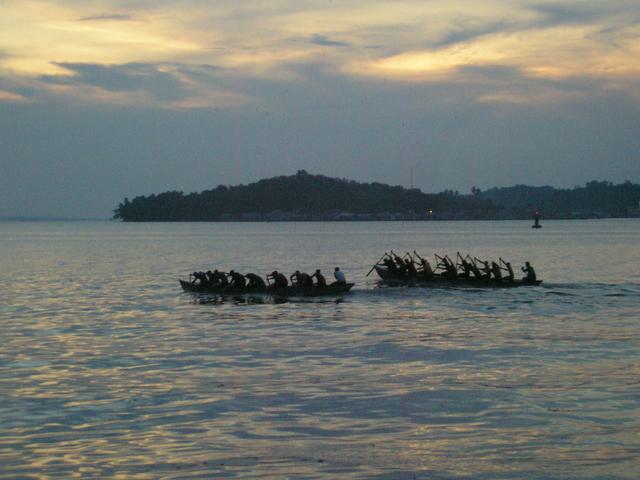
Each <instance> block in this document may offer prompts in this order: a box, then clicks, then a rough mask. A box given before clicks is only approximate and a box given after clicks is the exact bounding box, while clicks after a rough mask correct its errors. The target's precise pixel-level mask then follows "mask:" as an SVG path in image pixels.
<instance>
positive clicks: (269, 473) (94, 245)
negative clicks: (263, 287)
mask: <svg viewBox="0 0 640 480" xmlns="http://www.w3.org/2000/svg"><path fill="white" fill-rule="evenodd" d="M529 224H530V222H477V223H476V222H436V223H302V224H300V223H299V224H295V223H291V224H288V223H269V224H241V223H228V224H226V223H225V224H121V223H112V222H95V223H89V222H87V223H83V222H77V223H0V267H1V271H2V277H1V278H0V332H1V333H2V337H1V339H2V343H1V345H0V478H2V479H16V478H47V479H49V478H65V479H67V478H79V477H81V478H127V479H147V478H176V479H185V478H241V479H244V478H287V477H289V478H359V479H396V478H401V479H404V478H406V479H409V478H435V479H453V478H456V479H457V478H482V479H494V478H499V479H501V478H525V477H526V478H535V479H538V478H540V479H541V478H550V479H551V478H554V479H555V478H581V479H582V478H589V479H602V478H634V479H635V478H638V477H639V476H640V460H639V459H640V348H639V347H640V319H639V317H640V315H639V314H640V273H639V270H638V266H639V265H640V246H639V244H638V239H640V222H639V221H637V220H606V221H604V220H601V221H573V222H560V221H558V222H551V221H548V222H545V223H544V228H543V229H542V230H540V231H532V230H531V228H530V225H529ZM391 248H393V249H394V250H395V251H397V252H402V253H404V252H405V251H408V250H410V251H412V250H414V249H415V250H418V251H419V252H421V253H423V254H429V253H432V252H448V253H449V254H455V252H456V251H457V250H462V251H465V252H470V253H472V254H476V255H477V256H479V257H483V258H485V257H486V258H497V257H498V256H502V257H504V258H505V259H510V260H511V261H512V262H513V263H514V266H515V265H518V266H519V265H521V264H522V263H524V261H525V260H530V261H531V262H532V263H533V265H534V266H535V267H536V270H537V272H538V275H539V277H541V278H542V279H543V280H545V282H544V284H543V286H541V287H536V288H517V289H504V290H482V289H425V288H377V286H376V283H375V279H374V278H373V276H370V277H366V274H367V271H368V270H369V268H370V267H371V265H372V263H374V262H375V260H376V259H377V258H379V257H380V255H381V254H382V253H383V252H384V251H388V250H389V249H391ZM335 265H340V266H341V267H342V269H343V270H345V272H346V273H347V278H348V279H349V280H352V281H355V282H356V287H355V288H354V291H353V292H352V294H350V295H348V296H345V297H344V298H343V299H335V298H334V299H320V300H317V301H316V300H310V299H307V300H304V301H303V300H298V301H290V302H287V303H275V302H272V301H268V299H267V301H266V302H263V303H258V302H247V301H245V300H240V299H233V298H227V299H219V298H215V297H207V296H195V295H193V294H188V293H184V292H182V291H180V288H179V285H178V283H177V281H176V279H177V278H178V277H184V276H186V275H188V273H189V272H191V271H193V270H200V269H209V268H211V269H213V268H214V267H218V268H222V269H225V270H228V269H231V268H236V269H237V270H240V271H244V272H246V271H249V270H252V271H255V272H257V273H260V274H263V275H264V274H266V273H267V272H270V271H271V270H273V269H274V268H277V269H279V270H282V271H286V272H291V271H293V270H295V269H296V268H300V269H302V270H306V271H312V270H314V269H315V268H322V269H323V271H324V272H325V273H327V274H328V273H330V272H331V270H332V268H333V266H335ZM372 275H374V274H372Z"/></svg>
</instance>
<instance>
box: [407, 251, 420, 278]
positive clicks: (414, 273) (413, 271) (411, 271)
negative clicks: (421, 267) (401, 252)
mask: <svg viewBox="0 0 640 480" xmlns="http://www.w3.org/2000/svg"><path fill="white" fill-rule="evenodd" d="M407 255H409V254H408V253H407ZM404 266H405V271H406V272H407V274H408V275H409V276H410V277H417V276H418V270H416V266H415V264H414V263H413V258H411V256H410V255H409V257H408V258H406V259H405V260H404Z"/></svg>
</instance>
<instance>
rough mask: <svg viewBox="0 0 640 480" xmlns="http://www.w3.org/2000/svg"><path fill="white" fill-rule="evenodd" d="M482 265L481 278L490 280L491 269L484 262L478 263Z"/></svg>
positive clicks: (486, 262)
mask: <svg viewBox="0 0 640 480" xmlns="http://www.w3.org/2000/svg"><path fill="white" fill-rule="evenodd" d="M480 263H481V264H482V278H484V279H485V280H488V279H490V278H491V267H490V266H489V262H488V261H487V260H485V261H484V262H482V261H481V262H480Z"/></svg>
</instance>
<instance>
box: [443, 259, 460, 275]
mask: <svg viewBox="0 0 640 480" xmlns="http://www.w3.org/2000/svg"><path fill="white" fill-rule="evenodd" d="M442 261H443V263H444V269H445V270H446V274H447V277H449V278H457V277H458V269H457V268H456V266H455V265H454V264H453V262H452V261H451V259H450V258H449V257H448V256H447V255H445V256H444V258H443V259H442Z"/></svg>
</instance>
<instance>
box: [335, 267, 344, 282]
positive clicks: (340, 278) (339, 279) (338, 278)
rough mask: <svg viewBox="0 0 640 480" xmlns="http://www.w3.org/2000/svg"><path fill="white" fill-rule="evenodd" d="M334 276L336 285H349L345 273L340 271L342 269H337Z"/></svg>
mask: <svg viewBox="0 0 640 480" xmlns="http://www.w3.org/2000/svg"><path fill="white" fill-rule="evenodd" d="M333 276H334V277H335V279H336V281H335V283H337V284H338V285H346V284H347V278H346V277H345V276H344V272H343V271H342V270H340V267H336V268H335V270H334V271H333Z"/></svg>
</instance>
